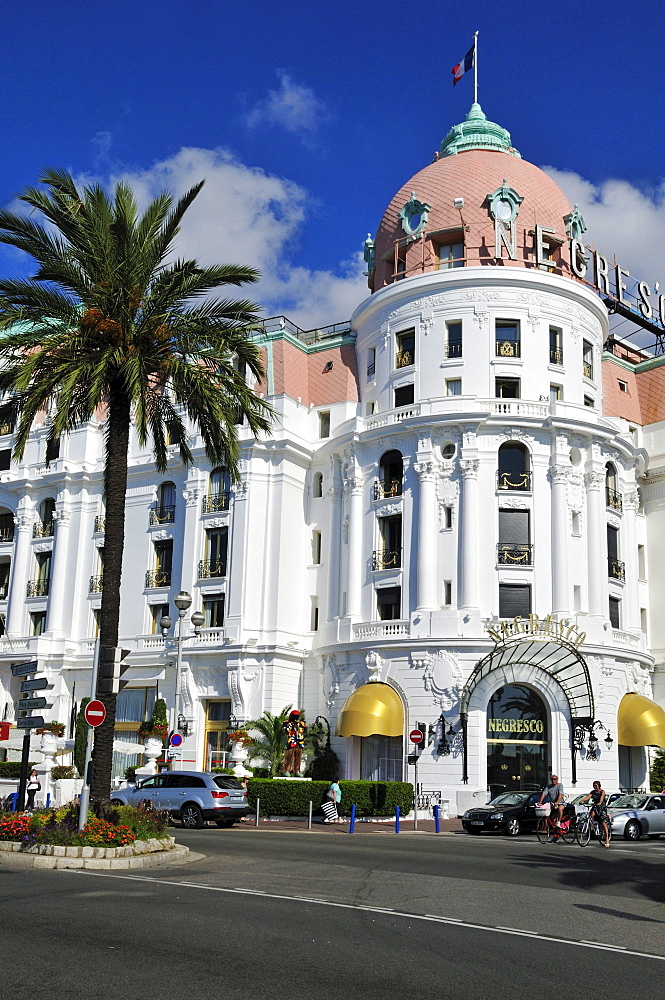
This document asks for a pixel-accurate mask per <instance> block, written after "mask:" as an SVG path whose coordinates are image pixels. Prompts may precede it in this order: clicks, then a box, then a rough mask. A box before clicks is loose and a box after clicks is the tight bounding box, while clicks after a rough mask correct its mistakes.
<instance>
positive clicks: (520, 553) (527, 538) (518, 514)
mask: <svg viewBox="0 0 665 1000" xmlns="http://www.w3.org/2000/svg"><path fill="white" fill-rule="evenodd" d="M530 520H531V512H530V511H528V510H502V509H500V510H499V551H498V562H499V564H500V565H502V566H530V565H531V562H532V560H531V524H530Z"/></svg>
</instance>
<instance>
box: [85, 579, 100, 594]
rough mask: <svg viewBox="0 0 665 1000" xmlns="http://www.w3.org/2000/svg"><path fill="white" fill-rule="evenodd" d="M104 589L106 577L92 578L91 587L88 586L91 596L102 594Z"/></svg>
mask: <svg viewBox="0 0 665 1000" xmlns="http://www.w3.org/2000/svg"><path fill="white" fill-rule="evenodd" d="M103 587H104V577H103V576H91V577H90V585H89V586H88V593H89V594H101V592H102V589H103Z"/></svg>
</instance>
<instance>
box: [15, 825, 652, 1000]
mask: <svg viewBox="0 0 665 1000" xmlns="http://www.w3.org/2000/svg"><path fill="white" fill-rule="evenodd" d="M177 839H178V841H179V842H181V843H186V844H187V845H188V846H189V847H190V849H191V850H192V851H193V852H198V853H199V854H200V855H205V856H204V857H199V858H198V859H197V860H195V861H193V862H191V863H188V864H183V865H178V866H171V867H167V868H160V869H153V870H149V871H148V870H146V873H145V874H139V875H134V874H133V873H132V874H130V873H129V872H127V873H126V874H122V873H118V874H116V873H113V874H111V873H110V872H107V873H103V872H100V873H96V872H76V871H70V872H68V871H62V872H54V871H43V872H42V871H35V870H34V869H28V870H26V869H23V870H21V869H18V868H13V867H11V861H3V860H2V859H0V906H1V910H0V913H1V914H2V917H1V920H2V923H1V924H0V961H1V962H2V965H1V968H2V977H3V985H4V987H5V992H8V993H9V995H10V996H11V997H16V998H24V997H28V996H30V997H32V995H33V994H34V992H35V990H38V991H39V992H40V993H42V994H46V996H47V997H51V996H52V997H58V998H60V997H63V996H64V997H68V998H75V1000H77V998H79V997H81V998H83V997H85V998H86V1000H88V998H89V997H90V996H91V995H93V996H95V997H99V998H101V1000H107V998H113V1000H115V998H118V1000H120V998H122V1000H125V998H126V997H128V996H130V997H136V998H144V997H145V998H150V1000H153V998H161V997H171V996H177V995H178V994H180V993H187V994H193V995H195V996H197V997H201V998H205V1000H207V998H208V997H210V998H213V997H214V998H216V1000H217V998H222V997H223V998H224V1000H227V998H228V1000H236V998H241V997H242V998H243V1000H246V998H247V997H252V998H258V1000H263V998H270V1000H273V998H274V997H275V996H276V995H278V994H279V993H282V992H285V993H287V994H288V995H289V996H293V995H296V996H297V995H300V994H303V995H305V996H308V995H310V994H313V995H314V996H323V997H326V998H330V1000H337V998H340V1000H341V998H345V1000H346V998H349V997H351V998H354V1000H355V998H358V1000H365V998H367V1000H376V998H378V997H383V996H387V995H392V996H394V995H396V994H399V995H404V994H406V993H410V992H412V991H414V990H417V992H418V993H419V994H423V993H425V995H427V996H429V997H433V998H438V997H440V996H442V995H444V994H445V995H447V994H448V993H449V992H450V991H451V990H454V991H455V992H456V993H457V994H458V995H459V996H460V998H463V1000H480V998H483V1000H484V998H490V997H491V998H492V1000H503V998H504V997H505V998H508V997H510V998H512V997H514V996H528V997H530V996H534V995H543V991H545V993H544V995H548V994H550V995H559V994H563V995H564V996H567V997H583V996H587V995H589V994H590V993H591V992H593V993H597V992H598V984H599V983H600V984H601V991H602V994H606V993H607V994H611V995H612V997H613V998H618V1000H621V998H623V997H626V998H628V997H633V996H635V995H636V994H637V995H645V996H657V995H660V994H661V993H662V981H663V977H664V976H665V961H663V960H662V958H665V934H664V933H663V931H664V929H665V907H664V906H663V902H664V901H665V890H664V888H663V880H662V874H661V873H662V868H663V862H664V861H665V845H663V846H661V845H660V842H658V841H656V842H645V843H639V844H630V845H628V844H626V845H624V844H623V843H617V844H615V845H613V847H612V848H611V850H609V851H603V850H602V849H601V848H599V847H598V846H595V845H592V846H589V847H587V848H585V849H581V848H578V847H574V846H566V845H560V846H558V845H557V846H554V845H548V846H541V845H539V844H538V843H537V842H534V841H533V840H532V838H530V837H524V838H518V839H517V840H508V839H506V838H504V837H476V838H471V837H468V836H467V835H464V834H461V835H457V836H439V837H436V836H434V835H428V834H424V835H413V834H412V835H403V834H400V835H399V836H395V835H393V836H391V837H390V836H386V835H385V834H377V835H371V834H370V835H368V834H365V835H363V836H362V837H355V836H352V835H346V836H339V835H338V834H337V831H335V833H333V832H330V833H317V834H315V835H312V834H308V833H295V832H289V831H287V830H284V829H280V830H279V831H276V830H261V829H260V830H253V829H251V828H243V827H234V828H233V829H231V830H217V829H206V830H201V831H180V830H178V831H177ZM6 857H7V856H6ZM9 857H11V856H9ZM657 956H660V958H659V957H657ZM550 991H551V993H550ZM555 991H556V993H555Z"/></svg>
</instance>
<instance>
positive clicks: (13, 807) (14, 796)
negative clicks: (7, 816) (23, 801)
mask: <svg viewBox="0 0 665 1000" xmlns="http://www.w3.org/2000/svg"><path fill="white" fill-rule="evenodd" d="M17 802H18V792H12V805H11V811H12V812H13V813H15V812H16V804H17Z"/></svg>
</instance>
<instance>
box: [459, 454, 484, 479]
mask: <svg viewBox="0 0 665 1000" xmlns="http://www.w3.org/2000/svg"><path fill="white" fill-rule="evenodd" d="M459 465H460V469H461V470H462V475H463V476H464V478H465V479H477V478H478V469H479V468H480V462H479V460H478V459H477V458H463V459H462V460H461V461H460V464H459Z"/></svg>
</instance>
